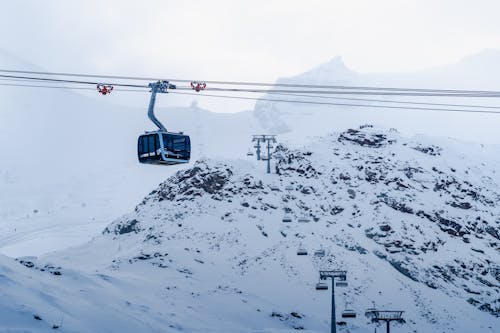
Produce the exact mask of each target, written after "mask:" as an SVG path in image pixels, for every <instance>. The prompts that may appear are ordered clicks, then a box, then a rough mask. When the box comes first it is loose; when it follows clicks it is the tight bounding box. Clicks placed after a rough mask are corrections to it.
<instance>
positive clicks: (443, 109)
mask: <svg viewBox="0 0 500 333" xmlns="http://www.w3.org/2000/svg"><path fill="white" fill-rule="evenodd" d="M170 93H171V94H179V95H193V96H207V97H218V98H230V99H241V100H255V101H270V102H283V103H298V104H315V105H332V106H333V105H335V106H352V107H365V108H384V109H403V110H405V109H406V110H426V111H441V112H467V113H489V114H500V111H489V110H466V109H446V108H425V107H411V106H408V107H407V106H392V105H370V104H352V103H330V102H315V101H300V100H288V99H273V98H255V97H244V96H229V95H213V94H198V93H185V92H177V91H171V92H170Z"/></svg>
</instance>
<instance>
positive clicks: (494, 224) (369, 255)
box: [103, 126, 500, 321]
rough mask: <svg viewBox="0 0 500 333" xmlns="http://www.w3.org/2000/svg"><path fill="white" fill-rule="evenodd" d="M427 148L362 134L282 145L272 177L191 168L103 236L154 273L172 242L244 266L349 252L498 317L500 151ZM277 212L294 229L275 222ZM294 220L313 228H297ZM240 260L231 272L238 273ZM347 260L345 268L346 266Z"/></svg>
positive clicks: (450, 145)
mask: <svg viewBox="0 0 500 333" xmlns="http://www.w3.org/2000/svg"><path fill="white" fill-rule="evenodd" d="M426 141H428V140H425V139H424V140H422V142H418V141H415V140H414V139H408V138H404V137H402V136H401V135H400V134H399V133H398V132H397V131H395V130H383V129H375V128H372V127H371V126H361V127H360V128H358V129H349V130H347V131H345V132H342V133H340V134H331V135H329V136H327V137H323V138H318V139H316V140H315V141H314V142H313V143H311V144H310V145H308V146H307V147H304V148H301V149H292V148H289V147H286V146H285V145H279V146H278V147H277V148H276V152H279V155H281V156H280V159H279V160H278V161H277V163H276V166H275V172H276V173H277V175H272V176H267V175H265V174H264V172H265V171H264V167H263V166H262V165H257V167H256V166H255V165H254V164H252V163H244V162H241V161H233V162H232V161H227V162H225V163H224V162H217V161H211V160H203V161H199V162H198V163H196V165H195V166H194V167H193V168H191V169H187V170H183V171H180V172H178V173H177V174H176V175H174V176H172V177H171V178H169V179H168V180H166V181H165V182H164V183H162V184H160V186H159V187H158V189H156V190H155V191H153V192H151V193H150V194H149V195H148V196H147V197H146V198H145V199H144V201H143V202H142V203H141V204H139V205H138V206H137V207H136V209H135V212H134V213H132V214H130V215H128V216H125V217H123V218H122V219H119V220H117V221H115V222H114V223H113V224H111V225H110V226H109V227H108V228H106V230H104V232H103V234H104V236H106V237H112V238H114V239H116V240H122V239H127V242H130V241H133V242H134V243H135V244H136V246H137V251H138V252H140V253H136V256H135V257H136V258H137V257H140V256H142V258H146V259H148V260H150V261H151V262H152V263H156V265H160V264H161V262H162V261H163V259H162V258H163V257H162V255H161V251H160V252H154V251H153V252H151V251H152V250H151V249H153V248H155V249H157V248H158V247H160V248H161V246H164V247H165V248H168V246H169V245H168V244H169V242H171V241H172V240H173V239H175V238H176V237H177V238H178V237H180V238H183V239H189V238H192V239H191V240H190V242H191V241H194V240H193V239H196V240H197V241H200V242H208V244H209V247H210V248H211V249H214V248H218V249H221V248H224V247H230V248H232V249H233V250H234V251H236V250H238V251H241V252H239V253H243V254H244V255H243V257H245V256H248V258H247V259H248V260H249V259H250V258H252V256H251V255H249V254H248V252H247V251H250V252H259V251H264V252H263V253H265V254H260V255H269V256H274V255H277V254H276V253H275V252H276V251H279V249H277V248H273V249H272V250H270V249H267V250H266V246H268V243H269V242H270V241H273V242H275V243H276V244H282V243H283V242H287V243H290V242H291V243H292V244H298V243H304V244H309V245H311V246H316V247H319V246H322V247H325V248H327V249H328V252H330V253H332V255H333V256H334V257H336V258H338V255H335V253H336V252H338V251H340V250H336V249H338V248H343V249H347V250H348V251H350V252H351V253H353V255H352V262H351V264H352V265H354V262H356V261H358V260H361V261H368V262H371V263H373V262H377V261H378V260H380V259H382V260H383V261H386V262H387V263H389V264H390V266H391V267H392V269H393V271H394V274H401V277H403V278H404V279H403V281H405V280H407V281H413V282H416V283H418V284H419V285H422V286H423V287H424V289H425V288H427V289H433V290H438V291H440V292H442V293H444V294H446V295H448V296H450V297H452V298H453V299H458V300H460V301H461V302H464V303H465V302H468V303H469V304H471V305H473V306H475V307H477V308H478V309H479V310H480V311H483V312H486V313H489V314H490V315H492V316H494V317H499V316H500V298H499V297H500V263H499V260H498V258H499V255H498V253H499V252H498V251H500V175H499V170H500V167H499V162H498V160H496V161H495V160H494V158H496V157H495V156H498V152H499V149H498V147H481V146H479V145H477V146H470V145H466V144H459V143H456V142H448V141H446V140H443V144H442V145H440V144H436V142H433V143H432V144H429V143H428V142H426ZM478 157H480V158H478ZM259 166H261V167H259ZM285 213H286V214H289V215H291V216H292V217H293V221H294V222H293V223H291V225H288V224H285V223H282V222H281V219H282V217H283V215H284V214H285ZM299 218H302V219H303V220H304V221H310V222H309V223H303V224H298V223H297V220H298V219H299ZM204 220H206V222H205V226H204V227H203V230H204V232H201V231H200V230H199V228H200V226H201V225H203V221H204ZM212 221H214V222H212ZM248 224H251V225H254V227H255V226H256V227H257V230H258V236H256V237H261V238H257V239H256V240H255V241H252V242H250V243H248V242H245V241H244V240H243V239H245V238H248V237H250V236H248V235H245V234H244V232H243V231H242V230H245V229H246V228H247V227H248ZM271 224H272V225H271ZM172 228H174V229H172ZM175 228H177V229H175ZM193 230H197V231H194V232H193ZM231 230H232V232H231ZM273 230H274V231H275V232H273ZM278 231H279V232H278ZM190 232H193V233H192V234H190ZM259 234H260V235H259ZM201 239H204V240H203V241H201ZM195 243H196V241H195ZM275 246H278V245H275ZM250 248H251V250H250ZM147 251H150V252H147ZM238 251H236V252H238ZM266 251H271V252H270V253H269V252H266ZM354 253H356V255H354ZM259 258H261V257H260V256H259ZM129 259H130V258H129ZM253 259H254V260H257V259H255V258H253ZM230 260H231V261H234V260H235V259H234V258H231V259H230ZM248 260H247V261H245V260H241V261H239V262H237V263H235V266H234V267H233V269H234V270H237V271H239V272H240V273H241V274H245V272H246V271H247V270H248V269H249V268H248V265H249V263H248ZM349 260H350V259H349V257H343V258H342V261H343V262H344V263H345V264H346V265H348V266H349ZM257 261H258V260H257ZM316 264H317V266H318V268H321V267H322V266H324V265H328V262H327V263H322V262H316ZM330 264H331V263H330ZM358 264H359V263H358ZM250 265H251V264H250ZM290 269H291V270H292V271H293V269H292V268H290ZM296 274H298V273H296ZM365 283H371V284H374V283H375V282H374V281H365ZM359 287H360V288H361V286H359ZM360 297H361V296H360ZM415 302H417V301H416V300H415ZM399 306H401V307H402V308H405V307H406V308H409V307H411V306H410V305H408V304H400V305H399ZM422 311H423V310H422ZM448 311H449V312H452V310H449V309H448ZM420 315H421V316H423V317H425V316H430V314H425V313H423V314H422V313H421V314H420ZM415 320H417V319H416V318H415ZM436 320H438V319H436ZM438 321H439V320H438Z"/></svg>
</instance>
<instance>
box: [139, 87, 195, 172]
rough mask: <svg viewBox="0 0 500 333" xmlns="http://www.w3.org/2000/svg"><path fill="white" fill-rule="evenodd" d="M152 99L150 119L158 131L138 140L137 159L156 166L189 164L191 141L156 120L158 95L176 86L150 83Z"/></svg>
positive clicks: (149, 110) (143, 135)
mask: <svg viewBox="0 0 500 333" xmlns="http://www.w3.org/2000/svg"><path fill="white" fill-rule="evenodd" d="M149 87H150V88H151V99H150V101H149V108H148V117H149V119H150V120H151V121H152V122H153V123H154V124H155V125H156V126H158V129H159V130H158V131H152V132H146V133H145V134H142V135H140V136H139V139H138V140H137V157H138V159H139V162H140V163H145V164H156V165H175V164H181V163H188V162H189V159H190V158H191V140H190V138H189V136H188V135H184V134H183V133H182V132H180V133H175V132H169V131H167V129H166V128H165V126H163V124H162V123H161V122H160V121H159V120H158V119H157V118H156V116H155V114H154V107H155V101H156V94H157V93H167V90H168V89H175V85H173V84H170V83H168V82H167V81H158V82H155V83H150V84H149Z"/></svg>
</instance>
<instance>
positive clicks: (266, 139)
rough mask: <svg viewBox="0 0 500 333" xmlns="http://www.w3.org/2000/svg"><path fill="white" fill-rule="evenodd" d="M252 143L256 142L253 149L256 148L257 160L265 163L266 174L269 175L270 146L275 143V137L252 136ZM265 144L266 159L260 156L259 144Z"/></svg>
mask: <svg viewBox="0 0 500 333" xmlns="http://www.w3.org/2000/svg"><path fill="white" fill-rule="evenodd" d="M252 142H257V144H256V145H255V148H257V160H266V161H267V173H271V148H272V147H273V146H272V144H273V143H276V135H254V136H253V138H252ZM261 142H263V143H267V157H266V158H262V157H261V156H260V147H261V145H260V143H261Z"/></svg>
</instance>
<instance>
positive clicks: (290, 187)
mask: <svg viewBox="0 0 500 333" xmlns="http://www.w3.org/2000/svg"><path fill="white" fill-rule="evenodd" d="M285 190H287V191H293V186H292V185H287V186H286V187H285Z"/></svg>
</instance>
